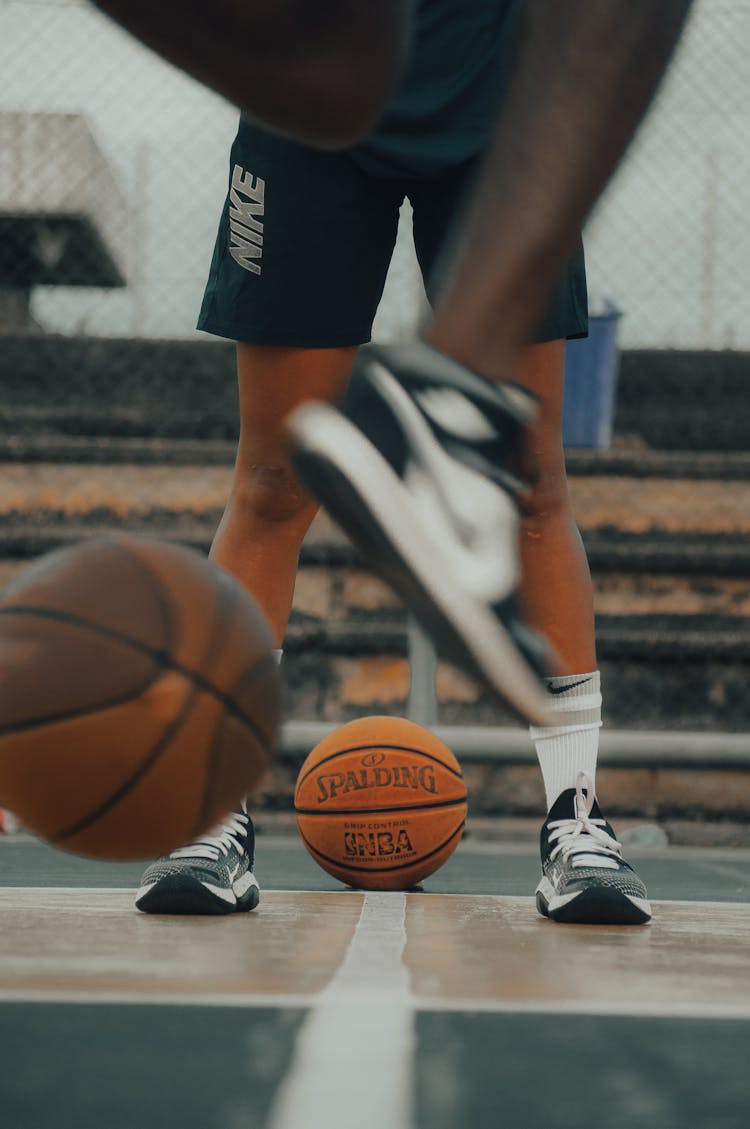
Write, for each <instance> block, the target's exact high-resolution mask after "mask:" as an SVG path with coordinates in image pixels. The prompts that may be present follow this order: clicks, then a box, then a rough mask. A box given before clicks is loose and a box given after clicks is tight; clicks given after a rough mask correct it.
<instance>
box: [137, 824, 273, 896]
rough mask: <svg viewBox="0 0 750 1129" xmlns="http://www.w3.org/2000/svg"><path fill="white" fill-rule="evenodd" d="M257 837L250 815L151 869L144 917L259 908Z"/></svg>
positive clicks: (145, 881)
mask: <svg viewBox="0 0 750 1129" xmlns="http://www.w3.org/2000/svg"><path fill="white" fill-rule="evenodd" d="M254 852H255V832H254V830H253V824H252V820H251V819H250V816H249V815H247V814H246V813H245V812H244V811H240V812H234V813H232V815H229V816H227V818H226V821H225V822H224V823H222V824H221V826H220V827H217V828H215V830H214V831H212V832H211V833H210V834H209V835H204V836H203V838H201V839H196V841H195V842H194V843H190V844H189V846H187V847H178V848H177V850H176V851H172V853H171V855H167V856H166V857H165V858H161V859H157V860H156V862H154V863H152V864H151V866H149V867H148V868H147V869H146V871H145V873H144V875H143V877H142V879H141V886H140V889H139V890H138V893H137V895H136V899H135V904H136V907H137V908H138V909H140V910H143V912H144V913H202V914H208V913H211V914H220V913H235V912H242V911H245V910H250V909H255V907H256V906H257V904H258V901H259V900H260V889H259V887H258V883H257V882H256V880H255V875H254V874H253V855H254Z"/></svg>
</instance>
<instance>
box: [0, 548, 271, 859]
mask: <svg viewBox="0 0 750 1129" xmlns="http://www.w3.org/2000/svg"><path fill="white" fill-rule="evenodd" d="M273 645H274V644H273V639H272V637H271V633H270V631H269V628H268V626H267V625H266V622H265V619H264V618H263V616H262V615H261V613H260V611H259V609H258V608H257V606H256V605H255V603H254V602H253V600H252V599H251V598H250V597H249V596H248V595H247V594H246V593H245V592H244V590H243V589H242V588H240V586H239V585H238V584H237V583H236V582H235V581H234V580H233V579H232V577H231V576H229V574H228V573H226V572H224V570H223V569H219V568H217V567H216V566H214V565H212V564H211V563H210V562H209V561H208V560H207V559H206V558H205V557H203V556H201V555H199V554H198V553H195V552H193V551H191V550H189V549H183V548H180V547H179V546H177V545H169V544H166V543H164V542H161V541H155V540H152V539H149V538H139V537H112V538H108V539H97V540H92V541H88V542H84V543H82V544H79V545H76V546H74V547H72V548H69V549H62V550H58V551H56V552H53V553H49V554H48V555H47V556H44V557H41V558H40V559H39V560H38V561H37V562H36V563H35V564H33V565H32V566H31V567H30V568H28V569H26V570H25V571H24V572H23V573H22V574H21V576H20V577H19V578H18V579H16V580H15V581H14V582H13V583H11V585H10V586H9V587H8V588H6V589H5V590H4V591H3V592H2V593H1V594H0V806H2V807H5V808H8V809H10V811H12V812H13V813H14V814H15V815H16V816H18V818H19V819H20V821H21V823H22V824H23V826H24V827H26V828H28V829H29V830H30V831H34V832H36V833H37V834H38V835H40V836H42V837H43V838H44V839H47V840H49V842H51V843H54V844H55V845H57V846H60V847H64V848H65V849H66V850H70V851H73V852H75V853H77V854H83V855H91V856H94V857H96V858H111V859H135V858H152V857H154V856H156V855H159V854H164V853H165V852H167V851H170V850H172V849H173V848H174V847H177V846H179V845H180V844H183V843H186V842H189V841H190V840H191V839H192V838H194V837H195V836H196V835H198V834H200V833H201V832H203V831H205V830H207V829H208V828H209V827H211V826H213V825H214V824H215V823H216V822H217V821H218V820H219V819H220V818H221V817H223V816H224V815H225V814H226V813H227V812H228V811H229V810H231V809H234V808H236V807H237V805H238V804H239V802H240V801H241V799H242V798H243V797H244V796H245V795H246V794H247V793H249V792H252V791H253V790H254V789H255V788H256V787H257V785H258V783H259V781H260V778H261V776H262V774H263V772H264V770H265V768H266V765H267V762H268V759H269V756H270V753H271V750H272V749H273V747H274V745H275V742H276V733H277V728H278V724H279V718H280V693H279V674H278V669H277V664H276V662H275V660H274V657H273V655H272V648H273Z"/></svg>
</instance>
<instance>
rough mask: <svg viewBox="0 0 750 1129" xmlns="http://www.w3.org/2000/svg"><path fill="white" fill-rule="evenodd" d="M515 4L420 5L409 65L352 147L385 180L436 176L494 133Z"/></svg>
mask: <svg viewBox="0 0 750 1129" xmlns="http://www.w3.org/2000/svg"><path fill="white" fill-rule="evenodd" d="M518 6H519V0H418V3H417V5H416V11H415V15H414V25H413V39H412V50H411V61H410V63H409V65H408V67H407V71H406V73H405V75H404V77H403V79H402V81H401V85H400V87H399V89H398V91H397V92H396V94H395V96H394V98H393V100H392V101H391V103H390V105H389V106H388V109H387V110H386V112H385V115H384V117H383V119H382V121H381V122H380V124H379V125H378V126H377V128H376V129H375V131H374V132H373V134H372V135H371V136H370V137H368V139H367V140H366V141H364V142H362V143H361V144H359V145H356V146H355V147H354V148H353V149H352V150H351V155H352V157H353V158H354V160H356V161H357V163H359V164H361V165H362V166H363V167H364V168H365V169H367V170H368V171H370V172H373V173H379V174H382V175H385V176H389V175H392V176H404V175H406V176H409V175H416V176H425V175H426V176H429V175H436V174H439V173H440V172H442V171H443V170H445V169H446V168H449V167H451V166H455V165H457V164H460V163H462V162H463V161H466V160H468V159H469V158H470V157H473V156H475V155H476V154H477V153H479V152H481V150H482V149H484V147H485V145H486V144H487V142H488V140H489V137H490V135H491V133H492V129H493V126H494V122H495V118H496V116H497V109H498V105H499V102H500V97H501V94H502V88H503V81H504V77H505V70H506V64H505V55H506V52H507V50H508V46H509V41H510V38H511V35H512V33H513V28H514V26H515V19H514V15H515V12H516V10H517V8H518Z"/></svg>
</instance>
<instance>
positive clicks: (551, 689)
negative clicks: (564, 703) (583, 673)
mask: <svg viewBox="0 0 750 1129" xmlns="http://www.w3.org/2000/svg"><path fill="white" fill-rule="evenodd" d="M590 681H591V679H590V678H582V679H581V681H580V682H568V683H566V685H564V686H548V687H547V692H548V693H550V694H564V693H565V692H566V691H567V690H574V689H575V688H576V686H583V685H584V684H585V683H586V682H590Z"/></svg>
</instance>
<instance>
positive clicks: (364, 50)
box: [94, 0, 412, 148]
mask: <svg viewBox="0 0 750 1129" xmlns="http://www.w3.org/2000/svg"><path fill="white" fill-rule="evenodd" d="M94 2H95V3H96V4H97V6H98V7H99V8H101V9H102V10H103V11H105V12H107V13H108V14H109V15H110V16H112V17H113V18H114V19H115V20H117V21H118V23H120V24H121V25H122V26H123V27H125V28H127V29H128V30H129V31H130V32H132V33H133V34H134V35H135V36H137V38H139V39H140V40H141V41H142V42H143V43H145V44H147V45H148V46H149V47H151V48H153V49H154V50H155V51H158V52H159V54H161V55H163V56H164V58H166V59H169V61H170V62H172V63H175V64H176V65H177V66H179V67H181V68H182V69H183V70H184V71H187V73H188V74H191V75H193V77H195V78H197V79H199V80H200V81H201V82H203V83H205V84H206V85H207V86H209V87H211V88H212V89H214V90H216V91H218V92H219V93H220V94H222V95H224V97H225V98H228V99H229V100H230V101H232V102H234V103H235V104H236V105H237V106H239V107H240V109H241V110H242V111H243V112H244V113H245V114H246V115H247V116H248V117H250V118H253V119H254V120H256V121H259V122H262V123H263V124H265V125H266V126H269V127H271V128H273V129H276V130H278V131H279V132H280V133H284V134H288V135H290V136H292V137H296V138H298V139H300V140H302V141H305V142H307V143H308V144H316V145H320V146H322V147H324V148H328V147H334V148H343V147H345V146H347V145H351V144H353V143H354V142H355V141H357V140H360V139H361V138H363V137H365V136H367V134H368V133H369V132H370V130H371V129H372V127H373V126H374V125H375V123H376V122H377V121H378V119H379V118H380V117H381V115H382V112H383V109H384V107H385V104H386V102H387V100H388V98H389V97H390V95H391V93H392V92H393V89H394V88H395V86H396V83H397V81H398V78H399V76H400V73H401V70H402V67H403V65H404V60H405V57H406V55H407V53H408V38H409V36H408V32H409V15H410V8H411V6H412V4H411V0H378V3H377V4H352V3H351V0H316V3H315V4H313V5H311V4H310V3H309V0H275V2H274V3H273V4H259V3H257V2H256V3H252V2H245V3H242V4H240V3H237V0H180V3H179V5H177V4H174V3H167V2H165V0H161V2H160V3H158V4H154V3H153V2H152V0H94Z"/></svg>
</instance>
